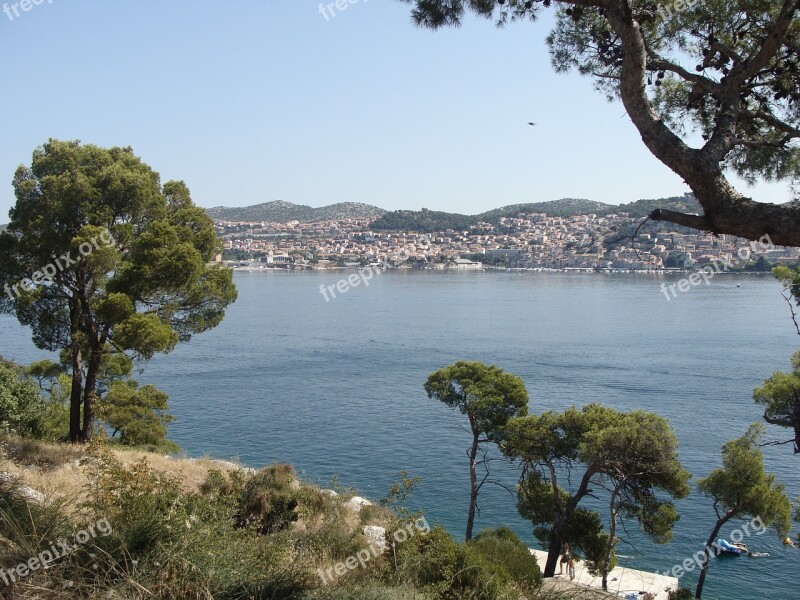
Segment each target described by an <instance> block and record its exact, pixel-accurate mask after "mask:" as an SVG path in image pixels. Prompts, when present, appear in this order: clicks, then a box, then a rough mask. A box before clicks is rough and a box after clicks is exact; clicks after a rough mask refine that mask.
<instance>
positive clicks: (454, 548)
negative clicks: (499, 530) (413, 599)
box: [395, 526, 535, 600]
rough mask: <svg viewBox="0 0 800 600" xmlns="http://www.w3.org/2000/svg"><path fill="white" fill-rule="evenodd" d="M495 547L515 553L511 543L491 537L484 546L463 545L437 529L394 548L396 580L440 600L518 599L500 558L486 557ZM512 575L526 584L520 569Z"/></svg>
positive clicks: (507, 571)
mask: <svg viewBox="0 0 800 600" xmlns="http://www.w3.org/2000/svg"><path fill="white" fill-rule="evenodd" d="M501 535H502V534H501ZM497 544H505V548H506V549H513V551H515V552H516V547H515V545H514V542H512V541H510V540H507V539H506V540H503V538H502V537H497V536H491V535H487V536H486V537H485V538H484V541H483V542H480V543H469V544H466V545H462V544H459V543H458V542H456V541H455V540H453V538H452V537H450V535H449V534H448V533H447V532H446V531H445V530H444V529H442V528H441V527H440V526H436V527H434V528H433V529H431V531H430V533H428V534H427V535H416V536H414V537H412V538H410V539H409V540H408V541H407V542H405V543H403V544H400V545H399V546H398V547H397V565H398V566H397V571H396V574H395V578H396V580H397V581H398V582H409V583H412V584H414V585H415V586H417V587H418V588H421V590H422V591H423V592H425V593H427V594H431V595H433V596H434V597H435V598H439V599H441V600H455V599H464V598H470V599H474V600H506V599H509V600H510V599H512V598H518V597H519V591H517V590H516V589H515V588H516V587H517V586H516V585H515V581H514V577H513V576H512V575H511V573H510V572H509V570H508V569H507V568H506V567H505V566H504V564H503V563H502V562H501V561H500V560H498V558H499V557H495V556H493V557H489V556H487V555H486V554H485V552H487V551H493V550H492V546H495V545H497ZM515 572H516V573H517V576H518V577H520V578H521V579H522V580H523V581H525V579H526V577H525V576H524V575H520V571H519V567H517V568H516V569H515ZM534 573H535V572H534ZM526 575H527V574H526ZM528 579H529V580H530V578H528Z"/></svg>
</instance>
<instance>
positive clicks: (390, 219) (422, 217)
mask: <svg viewBox="0 0 800 600" xmlns="http://www.w3.org/2000/svg"><path fill="white" fill-rule="evenodd" d="M478 221H479V219H478V218H477V217H475V216H471V215H461V214H458V213H448V212H440V211H436V210H428V209H427V208H423V209H422V210H395V211H393V212H389V213H385V214H384V215H382V216H381V217H380V218H379V219H377V220H375V221H373V222H372V225H371V228H372V229H377V230H389V231H396V230H407V231H421V232H423V233H430V232H433V231H444V230H446V229H469V227H470V226H472V225H474V224H475V223H477V222H478Z"/></svg>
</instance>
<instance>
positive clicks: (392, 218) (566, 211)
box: [371, 194, 702, 233]
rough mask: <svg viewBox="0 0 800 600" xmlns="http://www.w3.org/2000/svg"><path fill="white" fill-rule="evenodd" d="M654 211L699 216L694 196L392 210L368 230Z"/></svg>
mask: <svg viewBox="0 0 800 600" xmlns="http://www.w3.org/2000/svg"><path fill="white" fill-rule="evenodd" d="M656 208H664V209H669V210H675V211H680V212H688V213H702V208H701V207H700V204H699V203H698V202H697V200H695V199H694V196H692V195H691V194H687V195H685V196H674V197H671V198H660V199H648V200H637V201H636V202H630V203H628V204H620V205H615V204H605V203H603V202H595V201H594V200H585V199H581V198H562V199H561V200H552V201H550V202H531V203H525V204H511V205H509V206H503V207H502V208H495V209H494V210H489V211H486V212H484V213H481V214H479V215H462V214H458V213H448V212H439V211H433V210H428V209H427V208H423V209H422V210H395V211H392V212H387V213H385V214H383V215H382V216H381V217H380V218H378V219H376V220H375V221H373V223H372V226H371V227H372V229H376V230H392V231H401V230H403V231H419V232H424V233H429V232H432V231H443V230H445V229H455V230H465V229H469V227H471V226H472V225H475V224H476V223H479V222H482V221H483V222H487V223H493V224H497V223H499V222H500V219H502V218H503V217H514V216H516V215H518V214H520V213H546V214H547V215H548V216H550V217H572V216H575V215H586V214H597V215H608V214H612V213H620V212H627V213H628V214H630V216H631V217H633V218H637V219H638V218H644V217H646V216H647V215H649V214H650V213H651V212H652V211H653V210H655V209H656Z"/></svg>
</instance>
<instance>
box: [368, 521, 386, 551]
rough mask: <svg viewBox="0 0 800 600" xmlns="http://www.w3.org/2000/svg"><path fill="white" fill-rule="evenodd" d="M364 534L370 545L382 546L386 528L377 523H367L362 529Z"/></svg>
mask: <svg viewBox="0 0 800 600" xmlns="http://www.w3.org/2000/svg"><path fill="white" fill-rule="evenodd" d="M363 531H364V536H365V537H366V538H367V540H368V541H369V545H370V546H382V545H384V544H385V543H386V528H385V527H378V526H377V525H367V526H366V527H364V529H363Z"/></svg>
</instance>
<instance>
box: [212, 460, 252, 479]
mask: <svg viewBox="0 0 800 600" xmlns="http://www.w3.org/2000/svg"><path fill="white" fill-rule="evenodd" d="M208 462H212V463H214V464H216V465H219V466H221V467H225V468H226V469H230V470H232V471H242V472H243V473H244V474H245V475H255V474H256V470H255V469H254V468H253V467H243V466H242V465H237V464H236V463H235V462H231V461H229V460H220V459H218V458H210V459H209V460H208Z"/></svg>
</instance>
